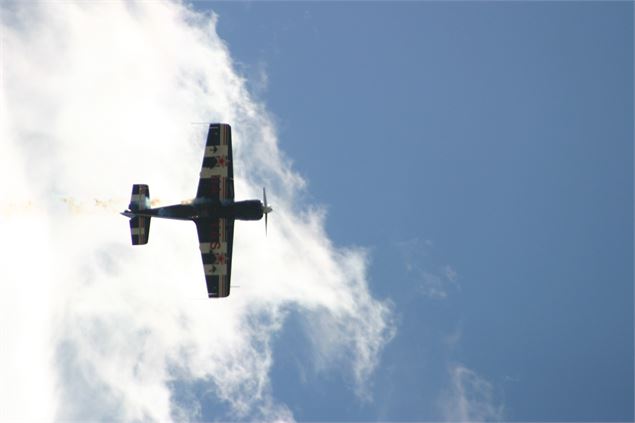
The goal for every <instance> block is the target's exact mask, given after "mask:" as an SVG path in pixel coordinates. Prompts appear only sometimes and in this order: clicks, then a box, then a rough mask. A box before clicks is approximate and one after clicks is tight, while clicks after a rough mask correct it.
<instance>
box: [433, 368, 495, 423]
mask: <svg viewBox="0 0 635 423" xmlns="http://www.w3.org/2000/svg"><path fill="white" fill-rule="evenodd" d="M450 384H451V386H450V389H449V391H448V392H445V393H444V395H443V396H442V399H441V407H442V409H443V412H444V414H445V418H446V420H447V421H451V422H480V421H500V420H502V419H503V406H502V405H501V404H498V403H497V401H496V399H495V396H494V388H493V386H492V384H491V383H490V382H488V381H487V380H485V379H483V378H482V377H481V376H479V375H478V374H477V373H476V372H474V371H473V370H470V369H468V368H467V367H465V366H463V365H461V364H456V365H454V366H452V367H451V368H450Z"/></svg>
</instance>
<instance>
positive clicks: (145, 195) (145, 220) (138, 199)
mask: <svg viewBox="0 0 635 423" xmlns="http://www.w3.org/2000/svg"><path fill="white" fill-rule="evenodd" d="M149 208H150V188H149V187H148V186H147V185H145V184H135V185H133V186H132V195H131V196H130V204H129V205H128V209H129V210H130V211H129V212H128V211H126V212H124V213H122V214H123V215H124V216H127V217H129V218H130V236H131V237H132V245H144V244H147V243H148V236H149V235H150V216H136V215H135V212H136V211H139V210H145V209H149Z"/></svg>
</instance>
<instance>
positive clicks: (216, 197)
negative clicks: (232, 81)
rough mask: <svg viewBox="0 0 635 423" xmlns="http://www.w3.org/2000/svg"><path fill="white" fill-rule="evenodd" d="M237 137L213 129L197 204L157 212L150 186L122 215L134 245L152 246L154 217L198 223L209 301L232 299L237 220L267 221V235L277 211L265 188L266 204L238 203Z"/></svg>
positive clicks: (138, 188)
mask: <svg viewBox="0 0 635 423" xmlns="http://www.w3.org/2000/svg"><path fill="white" fill-rule="evenodd" d="M231 135H232V134H231V127H230V126H229V125H227V124H224V123H213V124H211V125H210V126H209V132H208V133H207V144H206V145H205V154H204V156H203V166H202V168H201V174H200V179H199V181H198V191H197V192H196V198H195V199H194V200H192V201H190V202H184V203H181V204H176V205H172V206H165V207H157V208H152V207H150V190H149V188H148V186H147V185H142V184H135V185H133V186H132V196H131V198H130V205H129V206H128V210H126V211H124V212H122V213H121V214H122V215H124V216H126V217H129V218H130V234H131V235H132V245H142V244H147V243H148V235H149V233H150V219H151V218H152V217H160V218H163V219H177V220H191V221H193V222H194V223H195V224H196V231H197V232H198V242H199V248H200V250H201V256H202V258H203V269H204V271H205V280H206V282H207V295H208V297H209V298H217V297H227V296H228V295H229V288H230V280H231V265H232V244H233V240H234V220H260V219H262V216H263V215H264V216H265V231H266V230H267V214H268V213H270V212H271V211H272V208H271V207H269V206H268V205H267V193H266V192H265V190H264V188H263V190H262V194H263V197H264V198H263V200H264V203H261V202H260V200H247V201H234V179H233V177H234V171H233V167H232V136H231Z"/></svg>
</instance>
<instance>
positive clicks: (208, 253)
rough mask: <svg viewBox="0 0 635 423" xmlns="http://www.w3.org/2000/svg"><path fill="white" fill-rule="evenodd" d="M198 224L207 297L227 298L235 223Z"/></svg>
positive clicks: (201, 222) (215, 220) (216, 221)
mask: <svg viewBox="0 0 635 423" xmlns="http://www.w3.org/2000/svg"><path fill="white" fill-rule="evenodd" d="M194 223H196V231H197V233H198V242H199V248H200V250H201V258H202V259H203V269H204V272H205V281H206V283H207V296H208V297H209V298H218V297H227V296H228V295H229V290H230V281H231V264H232V247H233V241H234V221H233V220H232V219H199V220H196V221H194Z"/></svg>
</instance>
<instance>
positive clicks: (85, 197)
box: [0, 1, 394, 421]
mask: <svg viewBox="0 0 635 423" xmlns="http://www.w3.org/2000/svg"><path fill="white" fill-rule="evenodd" d="M1 19H2V33H1V36H2V64H1V68H2V87H1V92H0V94H1V98H0V105H1V108H0V110H1V116H0V139H1V140H2V141H1V142H0V157H2V158H3V161H2V163H3V165H2V166H0V178H2V180H3V181H8V183H7V182H5V183H3V184H2V185H1V186H0V198H2V199H11V201H12V202H14V203H13V204H18V205H21V204H35V206H33V207H32V208H33V210H31V211H30V212H29V213H16V212H13V211H12V212H10V213H9V212H7V213H5V212H4V211H3V212H2V216H0V234H2V237H1V241H0V243H1V245H2V250H3V252H5V251H6V252H9V254H6V253H3V254H2V255H0V280H2V284H1V288H0V289H1V292H0V298H1V299H0V301H1V302H2V303H1V304H0V321H1V322H2V323H1V325H2V339H3V342H2V343H3V347H2V349H1V350H0V354H1V357H0V371H1V373H0V380H1V381H2V382H0V389H1V391H0V396H1V397H2V402H3V410H2V412H3V418H6V419H7V420H37V421H46V420H82V419H90V420H104V419H108V420H160V421H169V420H172V419H176V420H182V419H188V418H189V419H200V418H201V417H202V416H201V415H200V410H201V407H197V406H196V405H195V404H189V403H188V405H184V404H181V403H179V401H178V400H177V399H176V395H175V392H173V390H172V389H173V386H174V382H175V381H179V380H186V381H191V380H197V381H201V383H204V384H205V385H206V386H208V387H209V390H210V391H211V392H213V395H214V397H215V398H216V400H218V401H219V402H221V403H224V404H226V405H228V406H229V408H230V409H231V415H230V416H229V417H231V418H234V419H235V418H252V419H253V418H258V419H282V420H288V419H291V418H292V417H293V413H292V411H291V410H289V409H288V407H286V406H285V405H284V404H282V403H280V402H279V401H277V400H276V398H275V392H272V391H271V384H270V380H269V378H270V376H269V373H270V370H271V367H272V363H273V362H274V360H275V357H273V353H272V342H273V336H274V335H275V334H276V333H277V332H279V331H280V330H282V328H283V327H284V323H285V318H286V316H287V311H288V310H289V309H290V308H296V309H298V310H300V311H301V312H302V313H305V314H306V315H308V316H310V319H309V320H308V321H310V322H311V331H309V333H308V335H309V338H310V339H311V340H312V342H313V344H314V345H315V346H316V347H317V348H316V357H315V362H316V363H317V364H318V365H319V366H324V367H325V368H327V369H328V368H333V367H334V366H335V367H337V368H338V371H339V370H341V368H348V369H350V370H348V374H349V376H350V378H351V380H353V381H354V382H355V386H356V387H357V388H356V390H357V392H358V394H359V395H360V397H364V396H366V395H368V390H367V389H366V386H367V384H368V381H369V379H370V377H371V375H372V373H373V371H374V369H375V367H376V366H377V363H378V360H379V357H380V354H381V351H382V349H383V346H384V345H385V343H386V342H388V341H389V339H390V338H391V336H392V334H393V332H394V328H393V326H392V324H391V310H390V307H389V305H388V304H387V303H383V302H380V301H377V300H376V299H374V298H373V297H372V295H371V293H370V292H369V291H368V286H367V281H366V271H367V270H366V269H367V258H366V255H365V253H364V252H363V251H361V250H356V249H344V248H340V247H338V246H335V245H333V244H332V243H331V241H330V240H329V238H328V235H327V234H326V233H325V231H324V218H325V216H324V214H323V212H322V211H321V210H320V209H319V208H305V207H302V206H299V205H298V204H297V203H296V199H297V198H298V197H299V194H300V192H301V190H302V189H303V187H304V181H303V179H302V178H301V177H300V176H299V175H298V174H297V173H296V172H294V170H293V169H292V168H291V167H290V165H289V162H288V160H286V159H285V157H284V155H283V154H282V152H280V150H279V149H278V142H277V135H276V129H275V127H274V126H273V124H272V121H271V119H270V118H269V117H268V114H267V110H266V109H265V107H264V105H262V104H259V103H257V102H255V101H254V100H253V99H252V97H251V96H250V93H249V92H248V91H247V90H246V89H245V86H246V84H245V80H244V79H243V78H242V77H241V76H240V75H238V74H237V73H236V72H235V70H234V67H233V65H232V59H231V55H230V52H229V51H228V49H227V47H226V46H225V44H224V43H223V41H222V40H221V39H220V38H219V37H218V35H217V33H216V29H215V23H216V21H215V17H213V16H207V15H202V14H198V13H194V12H192V11H191V10H189V9H188V8H187V7H186V6H184V5H182V4H179V3H171V2H163V1H157V2H116V1H113V2H83V3H73V2H61V3H60V2H42V3H15V4H10V5H8V6H5V5H3V13H2V17H1ZM193 121H194V122H197V121H223V122H229V123H231V124H232V128H233V139H234V148H235V157H234V158H235V163H234V166H235V176H236V193H237V197H239V198H253V197H256V198H257V197H259V195H260V190H261V186H262V185H267V187H268V188H269V192H270V200H271V202H272V203H274V207H275V209H276V212H275V213H276V214H275V216H273V215H272V216H271V219H270V220H271V221H270V224H269V236H268V237H267V238H265V237H264V234H263V232H264V230H263V228H262V225H261V224H259V223H238V224H237V225H236V235H235V249H234V251H235V261H234V271H233V279H234V282H235V283H237V284H239V285H240V286H241V287H240V289H237V290H234V291H233V293H232V296H231V297H229V298H228V299H227V300H222V301H209V300H207V299H206V298H205V285H204V280H203V276H202V273H201V264H200V257H199V253H198V249H197V241H196V233H195V230H194V227H193V225H191V224H188V223H182V222H160V221H157V222H153V225H152V234H151V237H150V243H149V244H148V245H147V246H145V247H142V248H133V247H131V246H130V245H128V243H129V233H128V225H127V222H126V221H125V219H123V218H122V217H121V216H119V215H116V214H114V213H113V214H108V213H104V212H102V211H104V210H106V211H107V210H110V208H111V207H112V204H110V203H108V201H109V200H104V201H106V202H107V203H104V204H94V203H93V202H94V198H102V199H116V198H121V197H122V196H123V195H124V194H127V193H128V192H129V190H130V186H131V185H132V184H133V183H148V184H149V185H150V186H151V192H152V193H153V195H154V196H155V197H160V198H161V199H162V200H163V201H165V202H166V203H172V202H179V201H180V200H182V199H184V198H191V197H192V196H193V194H194V190H195V186H196V181H197V177H198V172H199V167H200V164H201V151H202V146H203V144H204V135H205V133H204V130H205V127H203V126H200V125H190V124H189V122H193ZM61 198H67V199H73V203H72V204H70V205H69V203H68V202H66V203H64V202H63V201H60V199H61ZM29 202H31V203H29ZM73 205H75V206H77V207H79V211H78V210H76V208H74V207H73ZM88 205H90V207H91V208H96V209H97V210H99V211H100V212H99V213H85V212H84V211H85V210H84V209H86V208H87V207H88ZM126 205H127V198H126V199H125V200H124V201H123V202H122V203H121V205H120V208H121V209H123V208H125V206H126ZM30 207H31V206H30ZM33 398H37V401H38V407H33V406H32V404H33ZM191 400H192V401H193V402H194V403H196V401H197V400H198V399H197V398H194V399H191ZM188 401H189V400H188ZM218 417H219V418H222V417H225V418H227V417H228V416H218Z"/></svg>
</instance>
